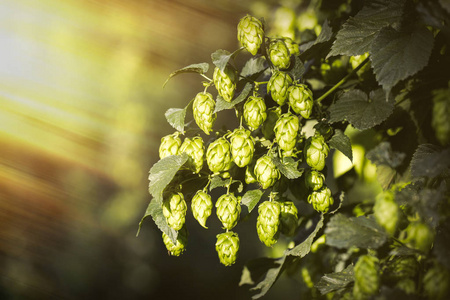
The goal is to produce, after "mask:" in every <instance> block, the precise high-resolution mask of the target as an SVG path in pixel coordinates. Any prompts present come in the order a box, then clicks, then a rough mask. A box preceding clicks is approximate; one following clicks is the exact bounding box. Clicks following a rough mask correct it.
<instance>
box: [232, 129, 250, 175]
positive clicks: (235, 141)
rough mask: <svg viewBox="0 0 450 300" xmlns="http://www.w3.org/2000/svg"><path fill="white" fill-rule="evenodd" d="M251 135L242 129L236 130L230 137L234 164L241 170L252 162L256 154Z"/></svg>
mask: <svg viewBox="0 0 450 300" xmlns="http://www.w3.org/2000/svg"><path fill="white" fill-rule="evenodd" d="M250 134H251V133H250V131H248V130H246V129H244V128H241V129H235V130H234V132H233V134H232V135H231V137H230V141H231V156H232V157H233V160H234V163H235V164H236V165H237V166H238V167H241V168H243V167H245V166H246V165H248V164H249V163H250V162H251V161H252V158H253V153H254V152H255V145H254V142H253V139H252V138H251V136H250Z"/></svg>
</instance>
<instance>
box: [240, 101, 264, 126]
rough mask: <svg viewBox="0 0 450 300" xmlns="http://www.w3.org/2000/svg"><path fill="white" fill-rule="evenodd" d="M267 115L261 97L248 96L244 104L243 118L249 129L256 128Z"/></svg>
mask: <svg viewBox="0 0 450 300" xmlns="http://www.w3.org/2000/svg"><path fill="white" fill-rule="evenodd" d="M266 117H267V113H266V103H265V102H264V99H263V98H260V97H254V96H250V97H248V99H247V101H246V102H245V104H244V120H245V123H246V124H247V125H248V128H250V130H252V131H253V130H255V129H256V128H258V127H259V126H260V125H261V124H262V123H263V122H264V121H265V120H266Z"/></svg>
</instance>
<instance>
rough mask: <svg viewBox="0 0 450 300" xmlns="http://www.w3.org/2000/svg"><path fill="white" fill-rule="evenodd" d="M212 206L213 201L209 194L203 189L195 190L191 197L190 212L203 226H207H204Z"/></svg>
mask: <svg viewBox="0 0 450 300" xmlns="http://www.w3.org/2000/svg"><path fill="white" fill-rule="evenodd" d="M212 207H213V203H212V201H211V196H210V195H208V194H207V193H206V192H205V191H201V190H200V191H197V193H196V194H195V195H194V197H192V202H191V208H192V214H193V215H194V218H195V219H196V220H197V221H198V222H199V223H200V225H202V226H203V227H204V228H208V227H206V220H207V219H208V218H209V216H210V215H211V211H212Z"/></svg>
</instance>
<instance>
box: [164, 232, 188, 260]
mask: <svg viewBox="0 0 450 300" xmlns="http://www.w3.org/2000/svg"><path fill="white" fill-rule="evenodd" d="M162 238H163V242H164V244H165V245H166V248H167V251H169V254H170V255H173V256H180V255H181V254H182V253H183V252H184V250H186V246H187V241H188V240H187V239H188V232H187V230H186V226H183V228H182V229H181V230H179V231H178V236H177V242H176V244H174V243H173V242H172V239H171V238H170V237H169V236H168V235H167V234H165V233H164V232H163V234H162Z"/></svg>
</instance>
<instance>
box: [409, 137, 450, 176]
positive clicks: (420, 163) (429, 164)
mask: <svg viewBox="0 0 450 300" xmlns="http://www.w3.org/2000/svg"><path fill="white" fill-rule="evenodd" d="M449 168H450V149H444V150H442V149H441V148H439V147H437V146H435V145H432V144H422V145H419V147H418V148H417V150H416V152H415V153H414V155H413V158H412V160H411V175H412V176H413V177H414V178H419V177H430V178H434V177H437V176H439V175H441V174H442V173H444V172H446V171H448V170H449Z"/></svg>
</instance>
